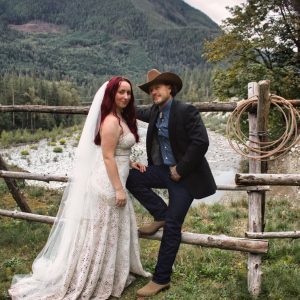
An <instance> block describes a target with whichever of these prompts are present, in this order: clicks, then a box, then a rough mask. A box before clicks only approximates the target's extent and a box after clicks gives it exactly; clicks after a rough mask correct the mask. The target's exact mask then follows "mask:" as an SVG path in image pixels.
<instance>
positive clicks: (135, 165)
mask: <svg viewBox="0 0 300 300" xmlns="http://www.w3.org/2000/svg"><path fill="white" fill-rule="evenodd" d="M146 167H147V166H145V165H144V164H142V163H140V162H132V163H131V168H133V169H136V170H138V171H140V172H142V173H144V172H145V171H146Z"/></svg>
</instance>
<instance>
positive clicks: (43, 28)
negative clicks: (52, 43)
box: [8, 21, 66, 33]
mask: <svg viewBox="0 0 300 300" xmlns="http://www.w3.org/2000/svg"><path fill="white" fill-rule="evenodd" d="M8 27H9V28H11V29H14V30H17V31H21V32H26V33H60V32H63V31H65V30H66V27H65V26H59V25H56V24H52V23H46V22H40V21H32V22H29V23H26V24H22V25H14V24H10V25H8Z"/></svg>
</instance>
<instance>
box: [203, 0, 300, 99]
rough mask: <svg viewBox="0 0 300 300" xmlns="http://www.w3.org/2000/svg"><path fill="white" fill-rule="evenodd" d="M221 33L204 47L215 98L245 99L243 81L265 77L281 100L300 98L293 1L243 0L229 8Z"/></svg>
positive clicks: (299, 45) (298, 43)
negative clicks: (216, 66) (213, 65)
mask: <svg viewBox="0 0 300 300" xmlns="http://www.w3.org/2000/svg"><path fill="white" fill-rule="evenodd" d="M230 12H231V14H232V17H230V18H227V19H226V20H225V21H224V23H223V26H222V27H223V34H222V35H220V36H219V37H217V38H216V39H215V40H213V41H212V42H207V43H206V45H205V55H206V57H207V58H208V60H209V61H211V62H221V63H222V65H221V67H220V68H219V69H217V70H216V71H215V74H214V87H215V93H216V94H217V95H218V96H219V97H220V98H223V99H224V98H228V97H232V96H240V97H244V98H247V83H248V82H251V81H257V82H258V81H260V80H263V79H269V80H270V81H271V91H272V92H273V93H275V94H278V95H280V96H282V97H285V98H287V99H294V98H297V97H298V98H299V97H300V73H299V65H300V56H299V51H300V40H299V34H298V33H297V27H298V26H299V16H298V12H297V11H296V2H295V1H291V0H289V1H285V0H276V1H263V0H251V1H250V0H249V1H247V2H246V3H245V4H241V6H235V7H233V8H231V9H230Z"/></svg>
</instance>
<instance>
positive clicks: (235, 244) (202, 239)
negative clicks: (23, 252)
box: [0, 209, 268, 254]
mask: <svg viewBox="0 0 300 300" xmlns="http://www.w3.org/2000/svg"><path fill="white" fill-rule="evenodd" d="M0 215H1V216H6V217H11V218H15V219H22V220H28V221H36V222H41V223H47V224H53V223H54V221H55V217H50V216H43V215H37V214H30V213H24V212H19V211H9V210H4V209H0ZM140 238H143V239H149V240H158V241H161V238H162V231H159V232H157V233H155V234H153V235H151V236H145V235H140ZM181 242H182V243H185V244H191V245H198V246H202V247H212V248H219V249H224V250H234V251H242V252H251V253H260V254H264V253H267V251H268V241H265V240H255V239H247V238H236V237H229V236H226V235H209V234H198V233H190V232H183V233H182V236H181Z"/></svg>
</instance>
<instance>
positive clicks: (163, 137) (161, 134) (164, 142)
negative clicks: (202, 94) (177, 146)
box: [156, 99, 176, 166]
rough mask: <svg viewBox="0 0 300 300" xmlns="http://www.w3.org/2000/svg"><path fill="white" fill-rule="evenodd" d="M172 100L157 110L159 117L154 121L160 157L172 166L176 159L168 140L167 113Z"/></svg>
mask: <svg viewBox="0 0 300 300" xmlns="http://www.w3.org/2000/svg"><path fill="white" fill-rule="evenodd" d="M172 100H173V99H171V100H169V101H168V102H167V103H166V105H165V106H164V107H163V109H162V110H160V111H159V117H158V118H157V121H156V127H157V132H158V134H157V136H158V142H159V146H160V151H161V155H162V159H163V162H164V164H165V165H167V166H174V165H176V160H175V158H174V155H173V152H172V149H171V144H170V140H169V115H170V109H171V105H172Z"/></svg>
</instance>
